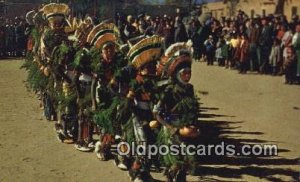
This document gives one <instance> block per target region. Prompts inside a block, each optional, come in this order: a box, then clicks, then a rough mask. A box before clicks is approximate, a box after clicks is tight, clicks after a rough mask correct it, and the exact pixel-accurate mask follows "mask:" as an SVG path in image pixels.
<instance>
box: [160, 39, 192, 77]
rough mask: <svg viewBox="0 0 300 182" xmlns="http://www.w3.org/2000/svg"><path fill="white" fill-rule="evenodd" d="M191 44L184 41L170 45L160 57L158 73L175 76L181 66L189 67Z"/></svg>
mask: <svg viewBox="0 0 300 182" xmlns="http://www.w3.org/2000/svg"><path fill="white" fill-rule="evenodd" d="M190 49H191V46H190V45H189V44H188V43H185V42H179V43H175V44H172V45H170V47H168V48H167V50H166V51H165V54H164V55H163V56H162V57H161V60H160V63H159V66H158V74H160V75H162V76H168V77H175V76H176V73H177V71H179V69H181V68H183V67H189V68H190V67H191V63H192V58H191V55H190Z"/></svg>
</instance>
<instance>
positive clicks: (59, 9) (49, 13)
mask: <svg viewBox="0 0 300 182" xmlns="http://www.w3.org/2000/svg"><path fill="white" fill-rule="evenodd" d="M41 11H43V12H44V15H45V16H46V18H47V19H49V18H51V17H53V16H63V17H64V16H66V15H67V14H69V12H70V8H69V6H68V5H67V4H63V3H50V4H47V5H45V6H44V7H43V8H42V9H41Z"/></svg>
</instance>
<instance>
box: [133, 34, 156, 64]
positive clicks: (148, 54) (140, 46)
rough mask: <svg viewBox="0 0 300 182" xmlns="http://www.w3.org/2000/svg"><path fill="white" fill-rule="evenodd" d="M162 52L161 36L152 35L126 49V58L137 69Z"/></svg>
mask: <svg viewBox="0 0 300 182" xmlns="http://www.w3.org/2000/svg"><path fill="white" fill-rule="evenodd" d="M161 53H162V38H161V37H159V36H156V35H154V36H152V37H148V38H144V39H142V40H141V41H139V42H138V43H136V44H135V45H134V46H132V47H131V48H130V50H129V51H128V54H127V56H128V58H129V61H131V64H132V65H133V66H134V67H135V68H136V69H137V70H138V69H140V68H141V67H142V66H144V65H145V64H147V63H150V62H151V61H154V60H157V59H159V58H160V56H161Z"/></svg>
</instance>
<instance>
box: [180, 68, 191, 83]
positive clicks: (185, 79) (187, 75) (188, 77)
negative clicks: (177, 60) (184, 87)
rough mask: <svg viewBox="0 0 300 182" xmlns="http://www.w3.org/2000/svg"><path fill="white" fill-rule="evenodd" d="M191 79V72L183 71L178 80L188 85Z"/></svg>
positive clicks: (188, 70)
mask: <svg viewBox="0 0 300 182" xmlns="http://www.w3.org/2000/svg"><path fill="white" fill-rule="evenodd" d="M191 77H192V72H191V70H190V69H184V70H182V71H181V72H180V79H181V80H182V81H183V82H185V83H188V82H189V81H190V80H191Z"/></svg>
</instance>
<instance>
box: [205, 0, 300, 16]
mask: <svg viewBox="0 0 300 182" xmlns="http://www.w3.org/2000/svg"><path fill="white" fill-rule="evenodd" d="M238 10H242V11H244V12H245V13H246V14H247V15H248V16H249V17H253V16H255V15H260V16H264V15H265V16H266V15H268V14H284V15H286V16H287V19H288V20H290V19H291V18H292V16H293V15H299V12H300V1H299V0H239V1H238V0H232V1H229V0H228V1H227V0H223V1H219V2H213V3H207V4H205V5H203V6H202V11H203V12H204V13H207V12H211V13H212V15H213V16H214V17H216V18H221V17H222V16H225V17H230V16H233V15H235V13H236V12H237V11H238Z"/></svg>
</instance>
